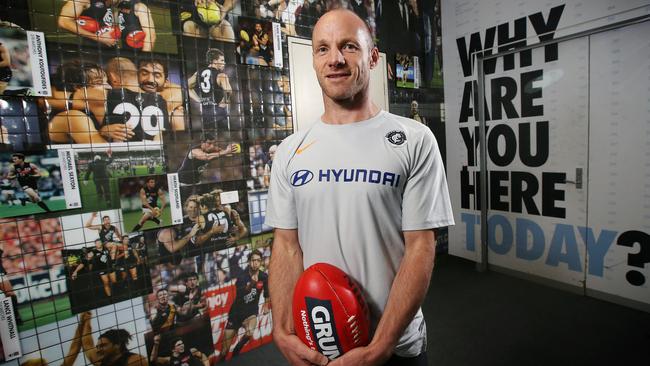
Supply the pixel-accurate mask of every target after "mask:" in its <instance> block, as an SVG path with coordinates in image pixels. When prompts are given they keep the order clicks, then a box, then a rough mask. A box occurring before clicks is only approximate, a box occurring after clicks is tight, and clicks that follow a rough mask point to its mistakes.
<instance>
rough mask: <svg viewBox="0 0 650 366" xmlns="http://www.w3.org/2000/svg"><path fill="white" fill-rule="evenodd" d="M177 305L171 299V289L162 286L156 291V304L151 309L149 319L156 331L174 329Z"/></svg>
mask: <svg viewBox="0 0 650 366" xmlns="http://www.w3.org/2000/svg"><path fill="white" fill-rule="evenodd" d="M177 311H178V310H177V308H176V305H175V304H174V303H173V302H170V301H169V291H167V289H165V288H160V289H158V290H157V291H156V304H155V306H152V307H151V309H150V314H149V320H150V322H151V329H153V331H154V333H160V332H164V331H167V330H170V329H172V328H173V327H174V326H175V325H176V314H177Z"/></svg>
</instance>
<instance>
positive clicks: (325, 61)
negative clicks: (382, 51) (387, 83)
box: [312, 11, 379, 102]
mask: <svg viewBox="0 0 650 366" xmlns="http://www.w3.org/2000/svg"><path fill="white" fill-rule="evenodd" d="M368 37H369V35H368V31H367V29H366V26H365V24H364V23H363V21H362V20H360V19H359V18H358V17H356V16H355V15H354V14H353V13H351V12H349V11H333V12H330V13H327V14H325V15H324V16H323V17H321V19H320V20H319V21H318V23H317V24H316V27H315V28H314V33H313V37H312V41H313V66H314V71H315V72H316V77H317V78H318V83H319V84H320V87H321V89H322V90H323V94H324V97H325V98H329V99H331V100H333V101H334V102H344V101H353V100H354V99H353V98H354V97H355V96H357V95H359V94H360V93H368V82H369V81H370V69H371V68H372V67H374V65H375V64H376V62H377V58H378V57H379V56H378V51H377V49H376V48H373V49H370V39H369V38H368Z"/></svg>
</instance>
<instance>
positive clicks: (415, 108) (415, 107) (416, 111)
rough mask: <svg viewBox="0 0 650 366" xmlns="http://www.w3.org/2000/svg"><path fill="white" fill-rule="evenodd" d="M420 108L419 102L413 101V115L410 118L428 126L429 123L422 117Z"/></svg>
mask: <svg viewBox="0 0 650 366" xmlns="http://www.w3.org/2000/svg"><path fill="white" fill-rule="evenodd" d="M419 108H420V105H419V104H418V101H417V100H413V101H411V113H410V116H409V117H410V118H411V119H412V120H415V121H418V122H420V123H422V124H425V125H426V124H427V123H426V120H425V119H424V117H422V116H421V115H420V110H419Z"/></svg>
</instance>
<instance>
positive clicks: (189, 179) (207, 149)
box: [177, 133, 237, 185]
mask: <svg viewBox="0 0 650 366" xmlns="http://www.w3.org/2000/svg"><path fill="white" fill-rule="evenodd" d="M236 148H237V146H236V145H235V144H228V146H226V148H225V149H220V148H219V147H218V146H217V138H216V137H214V136H213V135H212V134H210V133H205V134H204V135H203V136H202V137H201V140H200V142H199V144H198V145H192V146H190V148H189V149H188V151H187V153H186V154H185V158H183V161H182V162H181V165H180V166H179V167H178V170H177V173H178V181H179V182H180V183H181V185H194V184H198V183H200V182H201V173H203V171H204V170H205V169H206V168H207V166H208V164H209V163H210V161H212V160H214V159H216V158H220V157H222V156H224V155H228V154H232V153H234V152H235V151H236Z"/></svg>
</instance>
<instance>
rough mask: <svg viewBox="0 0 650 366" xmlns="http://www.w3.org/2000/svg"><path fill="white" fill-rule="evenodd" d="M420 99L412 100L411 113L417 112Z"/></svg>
mask: <svg viewBox="0 0 650 366" xmlns="http://www.w3.org/2000/svg"><path fill="white" fill-rule="evenodd" d="M418 107H419V105H418V101H417V100H414V101H412V102H411V113H417V112H418Z"/></svg>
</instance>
